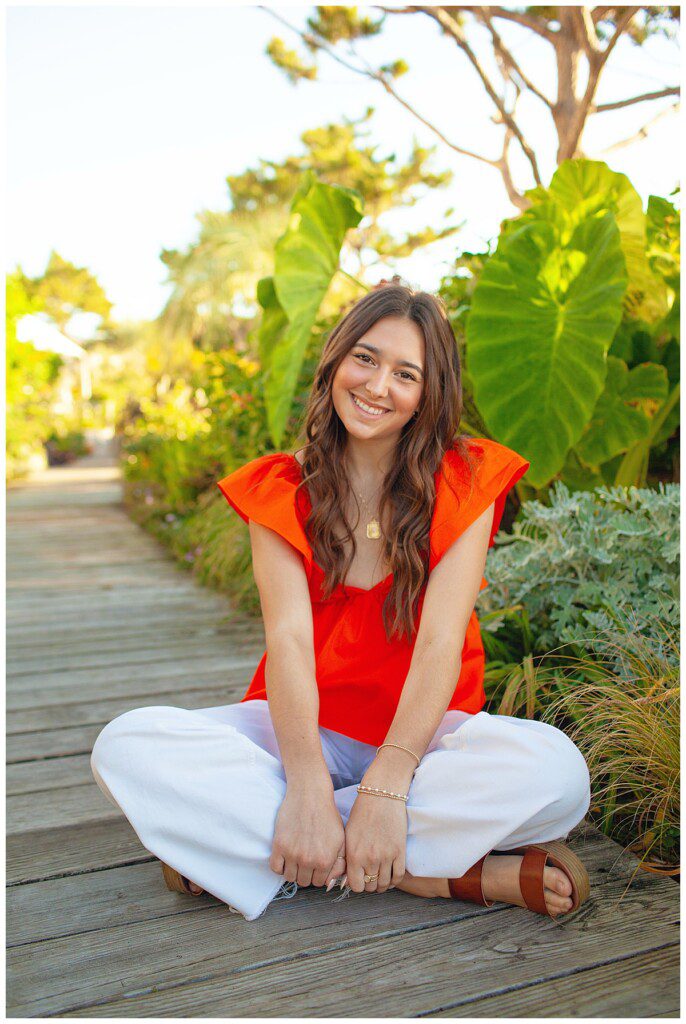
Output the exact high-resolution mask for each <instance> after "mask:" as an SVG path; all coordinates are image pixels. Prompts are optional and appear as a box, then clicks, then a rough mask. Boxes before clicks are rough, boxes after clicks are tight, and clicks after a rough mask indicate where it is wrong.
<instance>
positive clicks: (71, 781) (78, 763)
mask: <svg viewBox="0 0 686 1024" xmlns="http://www.w3.org/2000/svg"><path fill="white" fill-rule="evenodd" d="M89 762H90V759H89V757H88V756H87V755H85V754H78V755H76V756H75V757H56V758H51V759H50V760H49V761H29V762H27V763H26V764H10V765H8V766H7V769H6V771H5V792H6V794H7V795H8V796H17V795H19V794H22V793H23V794H28V793H41V792H45V791H48V790H55V789H58V790H59V789H63V788H64V787H65V786H85V785H91V784H92V782H93V775H92V774H91V770H90V763H89ZM33 824H34V826H35V822H34V823H33Z"/></svg>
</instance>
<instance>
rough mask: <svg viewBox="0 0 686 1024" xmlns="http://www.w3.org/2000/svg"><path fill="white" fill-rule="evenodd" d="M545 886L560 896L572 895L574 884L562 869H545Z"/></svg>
mask: <svg viewBox="0 0 686 1024" xmlns="http://www.w3.org/2000/svg"><path fill="white" fill-rule="evenodd" d="M543 884H544V886H545V887H546V889H550V891H551V892H555V893H558V895H560V896H571V895H572V883H571V882H570V881H569V876H568V875H567V873H566V872H565V871H562V870H561V869H560V868H548V867H547V868H544V869H543Z"/></svg>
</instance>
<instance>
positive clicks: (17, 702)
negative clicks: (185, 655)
mask: <svg viewBox="0 0 686 1024" xmlns="http://www.w3.org/2000/svg"><path fill="white" fill-rule="evenodd" d="M258 661H259V657H257V658H256V657H255V655H254V654H251V655H249V656H245V657H238V658H236V659H234V658H232V657H231V656H230V655H228V654H226V655H224V654H222V655H220V656H219V657H213V656H209V657H203V658H202V659H198V660H197V661H192V660H190V661H188V662H186V661H180V660H179V659H177V660H176V661H163V660H161V661H159V662H156V663H153V664H151V665H145V666H142V667H140V668H137V667H136V666H135V665H132V666H126V665H115V666H114V667H113V668H112V669H111V670H109V669H107V668H104V669H101V670H98V669H94V670H93V671H92V672H91V671H90V670H83V671H81V672H66V673H59V672H58V673H55V674H54V675H51V676H46V677H45V678H41V677H40V676H37V677H36V676H34V677H32V678H31V681H30V682H31V685H29V682H28V681H27V679H24V680H22V685H21V686H19V684H18V683H16V682H14V681H13V685H12V691H11V693H10V694H8V698H7V707H8V709H11V710H12V711H15V710H18V709H20V708H32V707H41V706H45V705H48V704H59V703H62V702H65V703H66V702H68V701H69V700H70V699H71V700H73V701H75V702H82V701H84V700H86V699H87V698H88V697H89V696H94V695H95V694H101V695H103V696H106V695H109V696H123V695H125V694H131V693H133V694H136V693H144V692H146V691H147V690H148V689H150V690H157V691H159V690H161V689H164V688H166V689H172V688H173V686H174V684H177V685H178V687H179V689H195V688H196V687H197V688H198V689H199V688H200V687H201V686H206V687H209V686H212V685H213V684H214V685H217V684H218V683H219V682H221V681H222V680H224V679H225V680H226V681H227V684H228V683H230V682H231V681H232V680H236V679H245V678H246V673H250V675H252V674H253V673H254V671H255V669H256V668H257V664H258ZM69 680H71V683H70V682H69ZM37 684H40V685H37Z"/></svg>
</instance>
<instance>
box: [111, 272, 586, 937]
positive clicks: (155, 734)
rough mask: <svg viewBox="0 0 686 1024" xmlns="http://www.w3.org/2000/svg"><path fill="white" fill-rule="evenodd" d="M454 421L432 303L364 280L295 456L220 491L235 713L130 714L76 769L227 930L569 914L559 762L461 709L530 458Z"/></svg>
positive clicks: (493, 720) (255, 468)
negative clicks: (302, 889)
mask: <svg viewBox="0 0 686 1024" xmlns="http://www.w3.org/2000/svg"><path fill="white" fill-rule="evenodd" d="M461 414H462V391H461V377H460V365H459V360H458V352H457V345H456V343H455V337H454V335H453V332H452V330H451V327H450V323H449V321H448V318H447V316H446V313H445V310H444V308H443V306H442V304H441V303H440V302H439V300H437V299H436V298H434V297H433V296H431V295H429V294H427V293H424V292H413V291H411V290H410V289H408V288H406V287H404V286H402V285H399V284H385V285H384V286H383V287H378V288H376V289H374V290H373V291H371V292H370V293H369V294H368V295H366V296H365V297H364V298H363V299H361V300H360V301H359V302H358V303H356V304H355V305H354V306H353V308H352V309H351V310H350V311H349V312H348V313H347V315H346V316H344V317H343V318H342V320H341V321H340V322H339V323H338V324H337V326H336V328H335V329H334V330H333V331H332V333H331V335H330V337H329V339H328V341H327V343H326V345H325V347H324V350H323V352H322V356H321V359H320V362H319V366H318V368H317V372H316V375H315V379H314V384H313V386H312V391H311V394H310V397H309V404H308V409H307V418H306V436H307V444H306V445H305V446H304V448H302V449H300V450H299V451H298V452H297V453H296V454H291V453H288V452H277V453H273V454H270V455H265V456H262V457H261V458H258V459H255V460H254V461H252V462H249V463H248V464H247V465H245V466H243V467H241V468H240V469H238V470H236V471H235V472H233V473H231V474H230V475H229V476H227V477H225V478H224V479H223V480H220V481H219V484H218V486H219V488H220V489H221V491H222V493H223V494H224V496H225V497H226V499H227V500H228V502H229V503H230V505H231V506H232V508H233V509H235V511H236V512H237V513H238V514H239V515H240V516H241V517H242V518H243V519H244V520H245V522H247V523H249V530H250V539H251V544H252V559H253V571H254V576H255V581H256V584H257V587H258V590H259V594H260V600H261V606H262V613H263V619H264V626H265V632H266V641H267V650H266V652H265V654H264V656H263V658H262V660H261V661H260V664H259V665H258V668H257V670H256V672H255V675H254V677H253V679H252V681H251V683H250V686H249V687H248V690H247V692H246V693H245V695H244V696H243V698H242V699H241V700H240V701H239V702H238V703H232V704H227V705H223V706H221V707H215V708H206V709H202V710H195V711H189V710H184V709H182V708H177V707H144V708H139V709H136V710H133V711H129V712H127V713H126V714H123V715H120V716H119V717H118V718H116V719H114V721H112V722H110V723H109V724H108V725H107V726H106V727H105V728H104V729H103V730H102V732H101V733H100V735H99V736H98V738H97V741H96V743H95V746H94V748H93V754H92V767H93V773H94V775H95V778H96V781H97V782H98V785H99V786H100V787H101V789H102V790H103V792H104V793H105V795H106V796H107V797H108V798H109V799H110V800H112V801H113V802H114V803H115V804H117V805H118V806H119V807H120V808H121V809H122V810H123V812H124V814H125V815H126V816H127V818H128V820H129V821H130V823H131V825H132V826H133V828H134V829H135V830H136V832H137V834H138V836H139V838H140V840H141V842H142V843H143V845H144V846H145V847H146V848H147V849H148V850H150V851H151V853H153V854H155V856H156V857H158V858H159V859H160V860H161V861H162V862H163V868H164V875H165V879H166V881H167V885H168V886H169V887H170V888H173V889H178V890H179V891H183V892H188V893H201V892H203V891H207V892H209V893H211V894H213V895H215V896H216V897H218V898H219V899H220V900H223V901H224V902H225V903H228V904H229V905H230V907H231V909H232V910H234V911H235V912H238V913H241V914H242V915H243V916H244V917H245V919H246V920H248V921H253V920H255V919H256V918H257V917H259V916H260V915H261V914H262V913H263V912H264V911H265V909H266V908H267V906H268V905H269V903H270V902H271V901H272V900H273V899H281V898H288V897H290V896H292V895H295V892H296V891H297V888H298V887H299V886H308V885H315V886H326V887H327V889H328V890H330V888H331V884H332V883H333V882H334V881H335V880H339V882H340V884H341V886H343V884H345V885H346V889H345V894H347V893H349V892H355V893H362V892H366V893H383V892H385V891H387V890H388V889H389V888H393V887H395V888H398V889H402V890H404V891H405V892H408V893H412V894H415V895H418V896H423V897H429V898H434V897H436V898H437V897H443V898H457V899H463V900H473V901H475V902H477V903H481V904H485V905H488V906H490V905H491V903H492V902H493V901H495V900H499V901H504V902H507V903H512V904H516V905H517V906H521V907H528V908H529V909H531V910H533V911H535V912H538V913H542V914H548V915H549V916H551V917H558V916H560V915H564V914H566V913H569V912H570V911H572V910H576V908H577V907H578V905H579V904H580V903H581V902H582V901H583V900H584V899H585V898H586V896H587V895H588V891H589V886H588V875H587V872H586V870H585V869H584V867H583V865H582V863H581V861H580V860H579V858H578V857H577V856H576V855H575V854H573V853H572V851H571V850H570V849H569V848H568V847H567V846H566V845H565V843H564V842H562V840H563V839H565V838H566V837H567V835H568V833H569V831H570V830H571V829H572V828H573V827H574V826H575V825H577V824H578V823H579V822H580V821H581V820H582V819H583V818H584V816H585V814H586V812H587V810H588V807H589V803H590V789H589V773H588V769H587V766H586V763H585V761H584V758H583V756H582V755H581V753H580V751H579V749H578V748H577V747H576V746H575V745H574V744H573V743H572V741H571V740H570V739H569V738H568V737H567V736H566V735H565V734H564V733H563V732H561V731H560V730H559V729H556V728H555V727H553V726H552V725H549V724H546V723H542V722H538V721H532V720H529V719H518V718H514V717H509V716H506V715H491V714H488V713H487V712H485V711H482V710H481V709H482V707H483V705H484V703H485V695H484V689H483V677H484V649H483V644H482V642H481V637H480V633H479V623H478V621H477V618H476V614H475V612H474V604H475V601H476V598H477V596H478V594H479V591H480V590H481V589H482V588H483V587H485V586H486V585H487V584H486V580H485V579H484V577H483V571H484V567H485V562H486V553H487V550H488V548H489V547H490V546H492V544H493V537H494V534H495V533H496V531H497V529H498V527H499V524H500V521H501V518H502V514H503V509H504V505H505V499H506V497H507V494H508V492H509V490H510V489H511V488H512V486H513V485H514V483H515V482H516V481H517V480H518V479H519V478H520V477H521V476H523V474H524V473H525V472H526V470H527V469H528V467H529V463H528V462H527V461H526V460H525V459H523V458H522V457H521V456H520V455H518V454H517V453H516V452H514V451H512V450H511V449H509V448H506V447H504V446H503V445H501V444H497V443H496V442H494V441H490V440H486V439H473V438H466V437H461V436H458V435H457V431H458V427H459V423H460V418H461ZM336 898H340V896H336Z"/></svg>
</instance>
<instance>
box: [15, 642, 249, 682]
mask: <svg viewBox="0 0 686 1024" xmlns="http://www.w3.org/2000/svg"><path fill="white" fill-rule="evenodd" d="M258 646H259V643H258V641H257V640H256V638H254V637H246V636H243V637H241V638H239V637H235V638H234V639H233V640H232V641H231V642H230V643H227V642H226V641H224V640H223V639H222V640H220V639H218V638H216V637H212V638H207V637H200V638H195V637H194V638H189V639H186V640H183V639H180V640H179V639H174V640H168V641H167V642H166V643H165V642H161V643H159V644H157V645H154V644H152V643H151V644H150V646H148V647H140V646H139V647H129V648H128V649H121V650H119V651H112V652H111V653H110V654H109V655H107V656H101V653H100V652H98V651H89V652H86V653H83V654H77V653H76V652H74V651H72V652H71V653H69V652H65V653H61V654H57V655H54V656H50V655H46V656H45V658H43V659H39V660H38V661H36V660H31V661H28V660H27V663H26V664H24V665H23V666H22V665H21V663H16V662H15V668H14V670H13V671H12V670H11V669H10V668H9V666H8V675H10V676H11V677H12V680H13V683H14V682H15V681H16V684H17V685H18V686H21V685H22V682H23V680H24V679H28V680H29V682H31V683H35V681H36V680H37V679H42V678H45V677H48V678H51V677H52V676H53V675H55V674H56V673H69V674H70V675H71V674H72V673H77V672H95V671H99V672H102V671H103V669H102V665H103V662H105V663H106V666H107V669H106V671H108V672H109V671H110V670H112V669H116V668H117V667H119V666H122V667H126V668H129V667H132V666H141V667H142V666H144V665H149V664H157V663H161V662H162V663H163V662H177V663H178V662H179V661H180V660H182V659H185V660H186V661H188V663H189V665H191V664H195V663H196V661H197V660H198V659H205V658H207V657H215V658H216V657H224V658H226V657H229V658H231V659H233V658H234V657H236V656H237V655H239V654H240V655H244V654H245V653H246V652H250V653H252V652H253V651H257V650H258ZM261 655H262V651H260V653H259V655H258V658H257V660H258V661H259V658H260V657H261ZM41 661H42V665H41ZM41 668H42V670H43V671H42V672H41Z"/></svg>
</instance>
